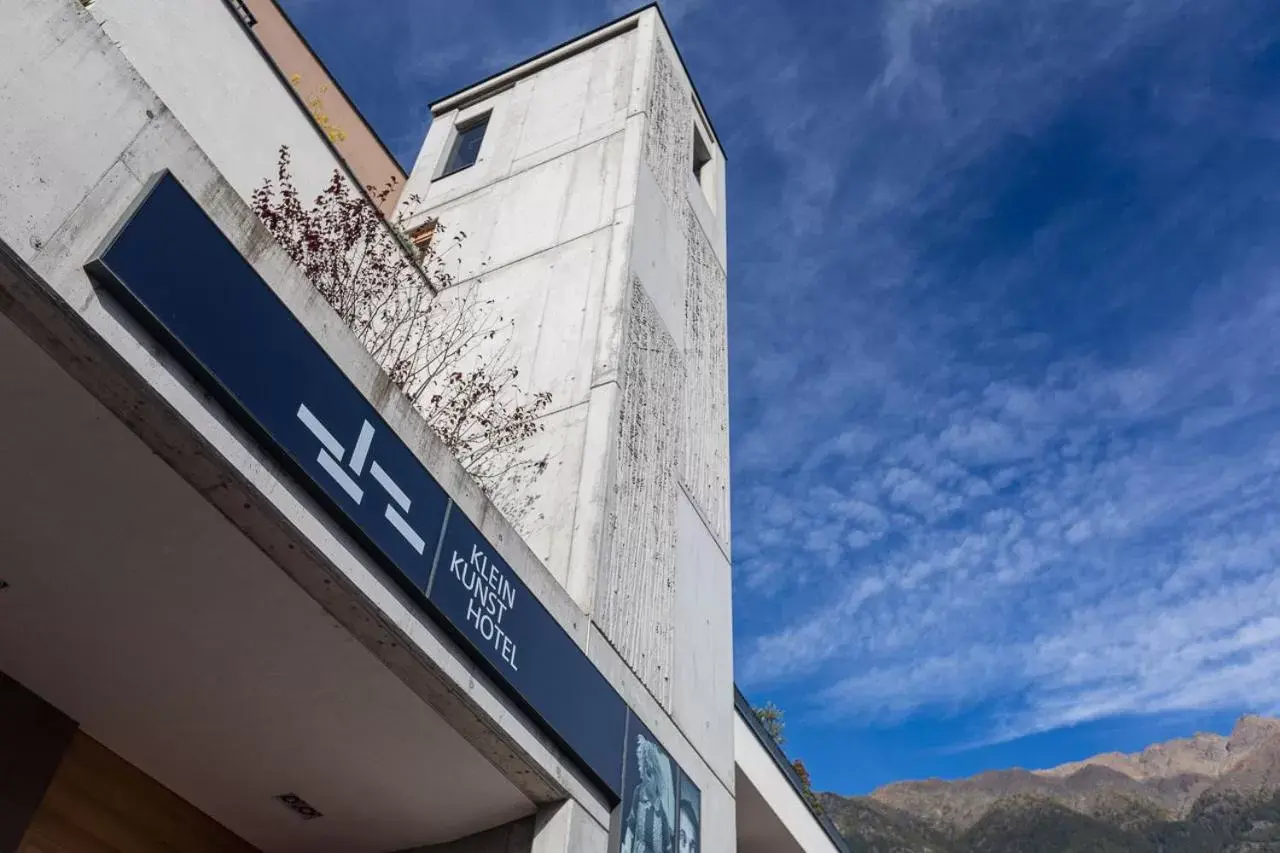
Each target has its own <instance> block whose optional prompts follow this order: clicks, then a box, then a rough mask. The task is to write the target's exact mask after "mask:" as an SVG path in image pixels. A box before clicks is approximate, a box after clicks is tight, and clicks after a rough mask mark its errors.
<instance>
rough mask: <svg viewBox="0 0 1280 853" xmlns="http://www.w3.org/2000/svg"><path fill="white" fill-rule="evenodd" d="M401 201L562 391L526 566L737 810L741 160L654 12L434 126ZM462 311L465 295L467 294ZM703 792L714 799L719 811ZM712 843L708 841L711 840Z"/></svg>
mask: <svg viewBox="0 0 1280 853" xmlns="http://www.w3.org/2000/svg"><path fill="white" fill-rule="evenodd" d="M432 115H433V121H432V126H431V129H430V132H429V133H428V135H427V138H426V141H425V143H424V146H423V148H422V151H421V153H420V155H419V157H418V160H417V163H416V164H415V166H414V169H413V172H412V174H411V176H410V178H409V180H408V183H407V185H406V188H405V195H404V197H405V198H408V197H411V196H414V195H417V196H419V197H421V199H422V203H421V205H420V207H419V209H418V210H417V211H416V212H415V214H414V216H413V217H412V219H411V220H410V221H409V223H408V224H409V227H410V229H412V228H413V227H414V225H415V223H421V222H423V221H425V220H427V219H428V218H433V217H434V218H438V220H439V221H440V223H441V224H442V225H444V226H445V227H446V228H448V229H451V230H452V231H454V232H457V231H462V232H465V233H466V235H467V236H466V240H465V242H464V245H463V247H462V250H461V252H460V255H459V257H458V267H457V273H456V274H457V279H458V281H459V282H460V284H459V288H460V289H463V290H464V289H466V288H479V289H480V290H481V292H482V293H483V295H484V296H485V298H488V299H493V300H495V301H496V302H497V303H498V304H499V305H501V306H502V310H503V313H504V314H505V315H506V316H508V317H512V318H514V320H515V323H516V330H515V340H514V348H515V351H516V353H517V357H518V359H519V366H520V368H521V370H520V376H521V383H522V385H523V386H524V387H525V388H527V389H529V390H531V391H544V390H545V391H550V392H551V394H552V395H553V402H552V406H551V408H550V411H549V413H548V414H546V415H545V417H544V425H545V432H544V433H543V435H542V436H541V437H540V438H539V442H540V444H539V447H538V450H539V452H546V453H547V454H548V455H549V461H550V469H549V470H548V472H547V473H546V474H545V475H544V476H543V477H542V479H541V480H540V481H539V482H538V484H537V493H538V496H537V499H536V506H535V509H534V512H533V513H531V515H530V516H529V518H528V519H526V520H525V522H524V523H523V524H522V525H521V526H522V527H523V528H524V532H525V534H526V536H527V538H528V541H529V544H530V546H531V547H532V548H533V550H534V551H535V552H536V553H537V554H538V555H539V556H540V557H541V558H542V560H543V561H544V562H545V564H546V566H547V568H548V569H549V570H550V571H551V573H552V574H553V575H554V576H555V577H556V578H557V580H559V582H560V583H561V584H563V585H564V587H565V588H566V589H567V590H568V591H569V593H570V594H571V596H572V597H573V598H574V599H575V600H576V602H577V603H578V604H579V606H580V607H581V608H582V609H583V610H584V611H585V612H586V613H588V614H590V617H591V620H592V631H591V639H590V642H591V643H607V644H609V645H610V646H612V647H613V649H615V650H616V651H617V653H618V655H620V656H621V658H622V659H623V660H624V661H625V662H626V664H627V665H628V666H629V667H630V668H631V669H632V670H633V671H634V673H635V674H636V676H637V677H638V678H639V680H640V681H641V682H642V683H643V684H644V686H645V688H646V689H647V691H648V693H650V694H651V696H652V699H653V700H655V701H656V702H657V703H659V704H660V705H661V707H662V709H663V710H664V711H665V713H666V714H667V715H669V716H670V717H671V719H672V720H673V721H674V722H675V724H676V726H677V727H678V728H679V730H680V731H681V732H682V733H683V735H684V736H685V737H686V738H687V739H688V740H689V742H690V743H691V744H692V745H693V747H694V748H695V749H696V750H697V751H698V753H699V754H700V755H701V756H702V758H703V760H705V761H706V762H707V764H708V766H709V767H710V768H711V769H712V770H713V772H714V773H715V774H716V776H717V777H718V778H719V779H720V780H721V782H722V783H723V784H724V787H725V795H726V796H731V792H732V790H733V773H734V764H733V713H734V712H733V706H732V703H731V702H730V696H731V694H732V691H733V673H732V627H731V590H730V561H729V541H730V537H729V442H728V389H727V360H726V339H725V319H726V317H725V315H726V309H725V301H726V296H725V282H726V278H725V269H726V247H725V246H726V241H725V193H724V187H725V181H724V175H725V161H724V155H723V153H722V152H721V149H720V146H719V143H718V141H717V138H716V136H715V132H714V130H713V129H712V126H711V122H710V120H709V119H708V117H707V115H706V113H705V111H704V110H703V108H702V105H701V102H700V100H699V98H698V95H697V93H696V92H695V91H694V89H693V86H692V83H691V81H690V79H689V77H688V74H687V72H686V69H685V67H684V65H683V63H682V61H681V59H680V57H679V54H678V52H677V51H676V48H675V45H674V44H673V42H672V40H671V35H670V33H669V31H668V29H667V27H666V25H665V22H664V21H663V19H662V16H661V14H660V13H659V11H658V9H657V7H656V6H651V7H648V8H645V9H643V10H641V11H639V12H637V13H635V14H633V15H630V16H627V17H626V18H623V19H621V20H619V21H616V22H614V23H612V24H609V25H607V26H605V27H603V28H601V29H599V30H596V31H595V32H592V33H589V34H587V35H585V36H583V37H581V38H578V39H576V40H574V41H572V42H570V43H568V44H565V45H563V46H561V47H558V48H555V49H553V50H551V51H549V52H547V53H545V54H543V55H541V56H539V57H536V58H534V59H532V60H529V61H528V62H525V63H523V64H521V65H519V66H517V67H515V68H512V69H510V70H508V71H505V72H502V73H500V74H498V75H496V76H494V77H491V78H489V79H487V80H485V81H483V82H481V83H478V84H476V85H474V86H471V87H469V88H467V89H465V90H463V91H461V92H459V93H457V94H455V95H452V96H450V97H448V98H445V99H444V100H441V101H439V102H438V103H436V104H434V105H433V106H432ZM459 292H461V290H460V291H459ZM704 793H706V792H704ZM706 837H708V838H711V837H713V836H712V835H711V834H710V833H708V834H707V836H706Z"/></svg>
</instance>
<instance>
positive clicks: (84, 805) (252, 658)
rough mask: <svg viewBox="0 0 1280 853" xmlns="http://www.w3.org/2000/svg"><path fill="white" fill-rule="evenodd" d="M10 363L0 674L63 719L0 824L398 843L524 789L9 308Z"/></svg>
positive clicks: (94, 841) (192, 842)
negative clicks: (28, 797)
mask: <svg viewBox="0 0 1280 853" xmlns="http://www.w3.org/2000/svg"><path fill="white" fill-rule="evenodd" d="M0 364H3V365H4V369H3V370H0V412H2V413H3V416H0V681H3V680H5V679H8V680H11V681H12V682H16V683H17V684H20V685H22V686H23V687H24V688H25V689H26V690H27V691H30V693H31V694H34V696H37V697H39V699H40V700H42V701H43V702H44V703H47V705H48V706H51V707H52V708H54V709H56V711H57V712H58V713H59V714H61V715H63V716H64V717H65V718H66V720H67V721H68V726H69V728H68V735H67V738H66V739H65V743H64V745H63V747H62V748H64V749H65V752H62V751H61V749H62V748H60V750H59V755H61V760H60V761H58V762H56V770H54V771H52V772H53V775H52V777H51V778H50V779H48V782H47V785H45V784H44V783H43V781H41V780H36V781H37V782H41V784H40V785H39V791H38V792H37V793H38V795H39V796H38V799H36V800H35V801H34V802H33V803H31V804H29V805H31V806H33V807H34V808H32V809H28V811H27V813H26V815H25V817H24V823H23V825H22V826H23V828H24V829H25V831H24V832H20V833H18V834H16V835H12V836H11V837H9V838H8V839H5V838H0V846H3V844H5V843H13V842H14V840H15V839H17V838H21V839H22V840H21V844H22V848H21V849H22V850H23V851H24V853H35V851H40V853H55V851H56V853H87V851H93V853H100V851H120V853H124V852H125V851H129V853H134V851H151V850H155V851H160V850H184V851H235V852H236V853H238V851H248V850H262V851H268V852H269V853H275V851H282V853H287V851H348V853H362V851H367V853H388V851H403V850H413V849H418V848H422V847H427V846H431V845H435V844H440V843H444V842H449V841H452V840H454V839H459V838H463V837H467V836H470V835H473V834H475V833H479V832H483V831H486V830H490V829H493V828H495V827H499V826H503V825H507V824H510V823H512V822H513V821H519V820H520V819H522V818H525V817H527V816H529V815H532V814H533V813H534V812H535V810H536V808H535V804H534V803H533V802H532V801H531V800H530V799H529V798H528V797H527V796H526V795H525V794H524V793H522V792H521V790H519V789H518V788H517V787H515V786H514V785H513V784H512V783H511V781H510V780H509V779H508V778H507V776H505V775H504V774H503V773H502V772H500V771H499V770H498V769H497V768H496V767H495V766H494V764H493V763H491V762H490V760H489V759H487V758H486V757H485V756H484V755H482V754H481V753H480V752H478V751H477V750H476V749H475V748H474V747H473V746H472V744H471V743H470V742H468V740H467V738H466V737H465V736H464V735H463V734H461V733H460V732H459V731H457V730H455V729H454V728H453V727H452V726H451V725H450V724H449V723H447V722H446V721H445V720H444V719H443V718H442V717H441V716H440V715H439V714H438V713H437V712H436V711H435V710H434V709H433V708H432V707H431V706H430V705H429V704H427V703H426V702H425V701H424V700H423V698H422V697H421V696H420V695H419V694H418V693H416V692H414V691H413V690H411V689H410V688H409V687H408V686H407V685H406V684H405V683H404V682H403V681H402V680H401V679H400V678H399V677H398V676H397V675H396V674H394V673H392V672H391V671H390V670H389V669H387V668H386V666H385V665H384V663H383V662H382V661H381V660H379V659H378V658H377V657H375V656H374V655H373V654H372V653H371V652H370V651H369V650H368V649H367V648H366V647H365V646H364V645H363V644H361V642H359V641H358V640H357V639H356V638H355V637H354V636H352V634H351V633H350V632H349V631H348V630H347V629H346V628H345V627H343V626H342V625H339V624H338V622H337V621H336V620H335V619H334V618H333V616H332V615H331V614H330V613H329V612H328V611H327V610H325V609H324V608H323V607H321V606H320V604H319V603H318V602H317V601H316V599H315V598H313V597H312V596H311V595H309V594H308V593H307V592H306V591H305V590H303V589H302V588H301V587H299V586H298V585H297V584H296V583H295V582H294V581H293V580H292V579H291V578H290V577H289V576H288V575H286V574H285V573H284V571H283V570H282V569H281V568H280V566H279V565H278V564H277V563H276V562H274V561H273V560H272V559H271V558H269V557H268V556H267V555H266V554H264V553H263V552H262V551H261V550H260V549H259V548H258V547H257V546H256V545H254V544H253V543H252V542H250V541H249V539H248V538H247V537H246V536H245V535H244V534H243V532H242V531H241V530H240V529H239V528H237V527H236V526H235V525H233V524H232V523H231V522H230V521H228V520H227V518H226V517H225V516H224V515H222V514H221V513H220V512H219V511H218V510H216V509H215V508H214V507H213V505H212V504H210V503H209V501H208V500H206V498H205V496H204V495H202V494H201V493H200V492H198V491H197V490H196V489H195V488H193V487H192V486H191V485H190V484H189V483H188V482H187V481H186V480H184V479H182V478H181V477H179V476H178V474H177V473H176V472H175V471H174V470H173V469H172V468H170V467H169V466H168V465H167V464H166V463H165V462H163V461H162V460H161V459H160V458H159V457H158V456H156V455H155V453H153V452H152V451H151V449H150V448H149V447H148V446H147V445H145V444H144V443H143V442H142V441H141V440H140V439H139V438H138V437H137V436H136V435H135V434H134V433H133V432H132V431H131V430H130V429H129V428H128V427H127V426H126V424H125V423H123V422H122V421H121V420H119V419H118V418H117V417H116V416H115V415H113V414H112V413H111V412H109V411H107V410H106V409H105V408H104V407H103V406H102V405H101V404H100V403H99V402H98V401H97V399H95V398H94V397H93V396H92V395H91V394H89V393H88V392H87V391H86V390H85V389H84V388H83V387H82V386H81V385H79V384H78V383H77V382H76V381H74V380H73V379H72V378H71V377H70V376H68V375H67V374H66V373H65V372H63V371H62V369H61V368H60V367H59V366H58V365H57V364H55V363H54V362H53V361H52V359H50V358H49V357H48V355H47V354H46V353H45V352H44V351H43V350H41V349H40V348H39V347H37V346H36V345H35V344H34V343H33V342H32V341H30V340H29V339H28V338H27V337H26V336H25V335H24V334H23V333H22V332H21V331H20V330H19V329H18V328H17V327H15V326H14V325H13V324H12V323H11V321H10V320H9V319H8V318H6V317H4V316H3V315H0ZM211 487H212V488H216V486H211ZM0 709H3V703H0ZM4 724H5V725H6V726H10V727H11V728H13V726H14V721H13V720H6V721H4ZM16 725H17V726H21V725H22V723H21V721H18V723H17V724H16ZM10 734H11V735H13V736H12V737H10V738H8V739H7V740H6V739H5V738H0V751H3V750H4V749H5V748H6V743H8V744H10V745H12V744H14V743H18V744H21V743H23V742H24V735H26V732H25V731H17V732H12V731H11V732H10ZM32 737H34V734H32V736H31V737H26V738H25V740H27V741H30V740H31V739H32ZM19 751H21V749H19ZM10 752H12V749H11V750H10ZM12 757H13V756H12V755H3V754H0V772H2V771H7V770H8V769H9V768H10V767H12V766H15V765H13V764H12V763H11V762H10V763H8V764H6V761H8V759H10V758H12ZM54 766H55V765H52V764H51V765H50V767H51V768H52V767H54ZM2 781H3V782H4V783H5V784H11V783H13V782H14V781H15V780H14V779H12V778H6V779H3V780H2ZM0 787H2V786H0ZM0 793H3V792H0ZM6 796H7V795H6ZM37 803H38V805H36V804H37ZM299 803H301V804H302V805H301V806H299ZM11 806H12V803H7V802H5V798H4V796H0V830H3V829H4V826H3V824H4V820H5V819H9V820H12V818H13V814H12V808H11ZM6 809H9V811H10V813H9V814H7V815H6V814H5V813H4V812H5V811H6ZM2 834H3V832H0V835H2Z"/></svg>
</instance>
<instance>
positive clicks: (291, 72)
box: [243, 0, 405, 215]
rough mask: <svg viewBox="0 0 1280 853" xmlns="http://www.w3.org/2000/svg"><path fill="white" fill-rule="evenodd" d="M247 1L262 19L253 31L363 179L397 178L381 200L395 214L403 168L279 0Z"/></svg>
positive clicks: (377, 183)
mask: <svg viewBox="0 0 1280 853" xmlns="http://www.w3.org/2000/svg"><path fill="white" fill-rule="evenodd" d="M243 2H244V4H245V6H247V7H248V8H249V11H250V12H252V13H253V16H254V17H255V18H256V19H257V23H255V24H254V25H253V27H252V28H251V30H250V31H251V32H252V33H253V34H254V36H256V37H257V39H258V43H259V44H261V45H262V47H263V49H264V50H265V51H266V52H267V54H268V55H269V56H270V57H271V59H272V61H273V62H275V65H276V67H277V68H279V69H280V72H281V73H282V74H283V75H284V76H285V78H286V79H287V80H288V81H289V82H290V83H291V84H292V85H293V86H294V88H295V89H296V91H297V92H298V95H299V96H300V97H301V98H302V100H303V101H304V102H306V104H307V105H308V108H309V109H310V111H311V114H312V116H313V117H314V118H315V119H316V122H317V124H319V125H320V129H321V131H322V132H324V133H325V135H327V136H328V137H329V139H330V141H331V142H333V144H334V147H336V148H337V149H338V152H339V153H340V154H341V155H342V158H343V159H344V160H346V161H347V165H348V166H349V167H350V168H351V171H352V172H354V173H355V175H356V177H357V178H358V179H359V180H360V182H361V183H362V184H364V185H365V186H372V187H374V188H375V190H377V189H381V188H383V187H385V186H387V183H388V182H389V181H392V180H394V181H395V189H394V191H393V192H392V193H391V194H390V195H388V196H387V198H386V200H385V201H383V202H382V203H381V204H380V207H381V208H382V212H383V213H384V214H387V215H392V214H394V212H395V208H396V205H397V203H398V202H399V200H400V194H401V192H402V191H403V189H404V184H405V173H404V170H403V169H401V168H400V166H399V164H397V163H396V161H395V159H394V158H393V157H392V156H391V154H390V152H388V151H387V150H386V148H384V147H383V145H382V143H381V142H379V141H378V137H377V136H376V135H375V134H374V132H373V130H372V129H371V128H370V127H369V126H368V125H367V124H366V123H365V121H364V119H363V118H361V117H360V114H359V113H358V112H356V109H355V107H354V106H353V105H352V103H351V102H350V101H349V100H347V98H346V96H345V95H344V94H343V93H342V90H341V89H339V88H338V86H337V84H336V83H334V81H333V78H332V77H331V76H330V75H329V72H328V71H326V70H325V67H324V65H322V64H321V62H320V60H319V59H317V58H316V56H315V54H314V53H312V52H311V48H310V47H308V46H307V43H306V42H305V41H304V40H303V38H302V36H301V35H300V34H299V33H298V31H297V30H296V29H294V27H293V24H291V23H290V22H289V19H288V17H286V16H285V14H284V12H283V11H282V10H281V9H280V7H279V6H278V5H276V2H275V0H243Z"/></svg>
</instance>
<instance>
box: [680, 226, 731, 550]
mask: <svg viewBox="0 0 1280 853" xmlns="http://www.w3.org/2000/svg"><path fill="white" fill-rule="evenodd" d="M685 228H686V233H687V234H688V237H689V253H688V274H687V275H686V284H685V315H684V319H685V326H684V349H685V376H684V383H683V385H682V388H683V391H684V394H683V403H684V406H683V408H684V435H685V440H684V452H683V453H682V454H681V467H680V477H681V481H682V482H683V483H684V486H685V489H686V490H687V491H688V492H689V495H690V497H691V498H693V501H694V503H695V504H696V505H697V507H698V509H699V510H700V511H701V513H702V515H703V517H704V518H705V519H706V520H707V523H708V525H709V526H710V528H711V532H712V534H713V535H714V536H715V537H716V541H717V542H718V543H719V544H720V547H721V549H723V550H724V552H725V553H726V554H728V553H729V369H728V363H727V362H728V342H727V321H728V317H727V304H728V302H727V300H728V296H727V293H726V290H725V288H726V280H725V273H724V269H723V268H722V267H721V266H720V262H719V260H717V258H716V255H715V252H714V250H713V249H712V247H711V243H710V241H709V240H708V239H707V236H706V234H704V233H703V231H702V226H701V224H700V223H699V222H698V219H697V217H696V215H695V214H694V213H693V211H692V209H691V208H689V207H686V208H685Z"/></svg>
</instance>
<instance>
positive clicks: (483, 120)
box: [440, 113, 489, 178]
mask: <svg viewBox="0 0 1280 853" xmlns="http://www.w3.org/2000/svg"><path fill="white" fill-rule="evenodd" d="M488 127H489V114H488V113H485V114H484V115H482V116H480V117H479V118H475V119H472V120H471V121H468V122H466V123H465V124H461V125H458V127H456V128H455V129H454V133H453V144H452V145H451V146H450V147H449V157H448V159H447V160H446V161H445V165H444V172H442V173H441V175H440V177H442V178H443V177H444V176H445V175H452V174H453V173H454V172H461V171H462V170H463V169H466V168H468V167H469V166H474V165H475V163H476V159H477V158H478V157H479V156H480V145H481V144H482V143H483V142H484V132H485V130H486V129H487V128H488Z"/></svg>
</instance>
